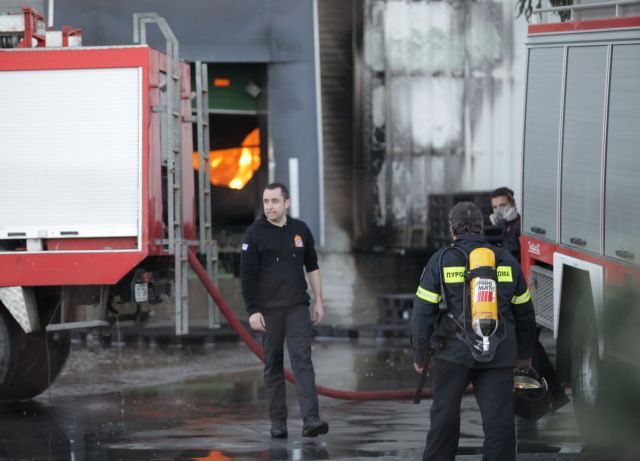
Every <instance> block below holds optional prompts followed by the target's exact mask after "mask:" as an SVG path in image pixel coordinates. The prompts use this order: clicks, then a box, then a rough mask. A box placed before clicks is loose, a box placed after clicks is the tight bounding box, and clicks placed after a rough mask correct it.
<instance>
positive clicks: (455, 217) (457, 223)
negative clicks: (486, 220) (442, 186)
mask: <svg viewBox="0 0 640 461" xmlns="http://www.w3.org/2000/svg"><path fill="white" fill-rule="evenodd" d="M482 222H483V218H482V213H481V212H480V210H479V209H478V207H477V206H476V205H475V204H474V203H473V202H459V203H456V204H455V205H453V207H452V208H451V211H449V225H450V226H451V230H452V231H453V233H454V234H455V235H464V234H480V233H482Z"/></svg>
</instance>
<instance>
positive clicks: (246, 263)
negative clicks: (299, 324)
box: [240, 215, 318, 315]
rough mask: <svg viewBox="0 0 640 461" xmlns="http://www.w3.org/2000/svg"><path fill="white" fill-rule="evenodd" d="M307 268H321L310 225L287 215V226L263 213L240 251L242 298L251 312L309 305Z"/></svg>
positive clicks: (249, 230) (246, 237)
mask: <svg viewBox="0 0 640 461" xmlns="http://www.w3.org/2000/svg"><path fill="white" fill-rule="evenodd" d="M304 269H306V271H307V272H313V271H315V270H317V269H318V255H317V253H316V250H315V244H314V241H313V236H312V235H311V231H310V230H309V228H308V227H307V225H306V224H305V223H304V222H302V221H300V220H298V219H293V218H291V217H289V216H287V221H286V223H285V225H284V226H282V227H279V226H275V225H273V224H271V223H270V222H269V221H268V220H267V218H266V217H265V216H264V215H263V216H261V217H260V218H258V219H257V220H256V221H255V222H254V223H253V224H252V225H251V227H249V229H248V230H247V233H246V234H245V237H244V241H243V243H242V251H241V252H240V282H241V285H242V297H243V298H244V303H245V306H246V308H247V312H248V313H249V315H251V314H254V313H256V312H262V311H263V310H265V309H273V308H278V307H289V306H294V305H299V304H307V305H308V304H309V294H308V293H307V281H306V280H305V276H304Z"/></svg>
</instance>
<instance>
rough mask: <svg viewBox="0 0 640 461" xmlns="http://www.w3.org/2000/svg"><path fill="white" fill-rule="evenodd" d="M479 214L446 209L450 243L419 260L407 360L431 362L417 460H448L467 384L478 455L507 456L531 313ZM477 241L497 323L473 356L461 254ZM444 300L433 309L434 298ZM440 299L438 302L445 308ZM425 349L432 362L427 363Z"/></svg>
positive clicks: (466, 207)
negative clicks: (476, 412) (478, 420)
mask: <svg viewBox="0 0 640 461" xmlns="http://www.w3.org/2000/svg"><path fill="white" fill-rule="evenodd" d="M482 222H483V219H482V214H481V212H480V210H479V209H478V208H477V207H476V206H475V205H474V204H473V203H471V202H462V203H458V204H456V205H455V206H454V207H453V208H452V209H451V211H450V213H449V224H450V231H451V235H452V237H453V239H454V242H453V244H452V245H451V247H448V248H443V249H441V250H439V251H437V252H436V253H435V254H434V255H433V256H432V257H431V259H430V260H429V262H428V263H427V266H426V267H425V270H424V272H423V275H422V277H421V280H420V285H419V286H418V291H417V293H416V297H415V299H414V303H413V312H412V316H411V344H412V348H413V353H414V367H415V370H416V371H417V372H418V373H422V372H423V369H424V367H429V366H431V371H432V375H433V403H432V405H431V411H430V415H431V427H430V429H429V433H428V435H427V445H426V448H425V451H424V454H423V459H424V460H430V461H434V460H447V461H449V460H451V461H452V460H453V459H454V458H455V455H456V450H457V447H458V439H459V437H460V402H461V399H462V395H463V393H464V391H465V389H466V388H467V386H468V385H469V384H470V383H471V384H473V392H474V394H475V397H476V400H477V401H478V406H479V407H480V414H481V415H482V427H483V430H484V434H485V442H484V450H483V452H484V454H483V460H485V461H510V460H514V459H515V453H516V450H515V448H516V445H515V423H514V409H513V369H514V367H517V368H526V367H528V366H530V365H531V348H532V346H533V340H534V335H535V318H534V311H533V305H532V303H531V296H530V294H529V289H528V288H527V284H526V281H525V279H524V276H523V274H522V271H521V270H520V266H519V264H518V262H517V261H516V260H515V258H514V257H513V256H512V255H511V253H509V252H508V251H504V250H502V249H500V248H497V247H493V246H491V245H490V244H489V243H487V241H486V240H485V238H484V237H483V236H482ZM479 247H483V248H488V249H490V250H492V251H493V252H494V254H495V261H496V271H495V274H494V275H495V285H496V291H497V304H498V327H497V330H496V332H495V333H494V334H493V338H491V341H492V342H493V349H492V351H493V352H492V355H489V358H486V357H484V356H483V357H480V356H479V354H480V352H479V351H476V350H474V349H473V348H474V347H475V346H474V344H476V343H475V341H474V340H473V339H474V337H473V332H471V333H470V334H469V331H468V329H467V328H466V325H468V323H467V322H468V321H469V317H470V312H468V306H469V302H468V298H469V289H468V282H467V281H465V275H464V274H465V271H466V269H467V267H468V264H467V256H466V255H468V254H469V253H471V251H472V250H474V249H476V248H479ZM443 299H444V301H446V304H444V305H443V306H442V310H441V309H440V302H441V301H443ZM445 306H446V307H445ZM428 348H431V350H432V351H433V352H432V355H431V356H432V357H433V359H432V360H431V362H432V364H431V365H430V364H429V363H427V361H426V360H425V358H426V357H427V350H428Z"/></svg>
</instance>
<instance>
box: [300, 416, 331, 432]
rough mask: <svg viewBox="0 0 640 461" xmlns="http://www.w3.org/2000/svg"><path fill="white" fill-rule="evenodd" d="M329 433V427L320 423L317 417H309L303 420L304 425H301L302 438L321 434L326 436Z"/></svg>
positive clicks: (322, 422)
mask: <svg viewBox="0 0 640 461" xmlns="http://www.w3.org/2000/svg"><path fill="white" fill-rule="evenodd" d="M327 432H329V425H328V424H327V423H326V421H322V420H321V419H320V418H318V417H317V416H309V417H308V418H305V420H304V424H303V425H302V436H303V437H317V436H319V435H321V434H326V433H327Z"/></svg>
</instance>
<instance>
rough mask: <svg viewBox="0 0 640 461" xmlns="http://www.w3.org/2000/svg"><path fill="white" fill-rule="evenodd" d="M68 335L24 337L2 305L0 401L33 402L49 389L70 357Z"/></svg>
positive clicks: (30, 334) (0, 316)
mask: <svg viewBox="0 0 640 461" xmlns="http://www.w3.org/2000/svg"><path fill="white" fill-rule="evenodd" d="M69 346H70V338H69V334H68V333H64V332H62V333H54V334H52V333H49V334H46V333H44V332H41V331H40V332H35V333H29V334H27V333H25V332H24V331H23V330H22V328H21V327H20V326H19V325H18V323H17V322H16V321H15V320H14V319H13V317H12V316H11V314H10V313H9V311H8V310H7V309H6V308H5V307H4V306H1V305H0V401H17V400H24V399H30V398H32V397H35V396H36V395H38V394H40V393H41V392H42V391H44V390H45V389H47V388H48V387H49V386H50V385H51V383H52V382H53V380H54V379H55V378H56V377H57V376H58V373H60V370H62V367H63V366H64V364H65V362H66V360H67V357H68V356H69Z"/></svg>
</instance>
